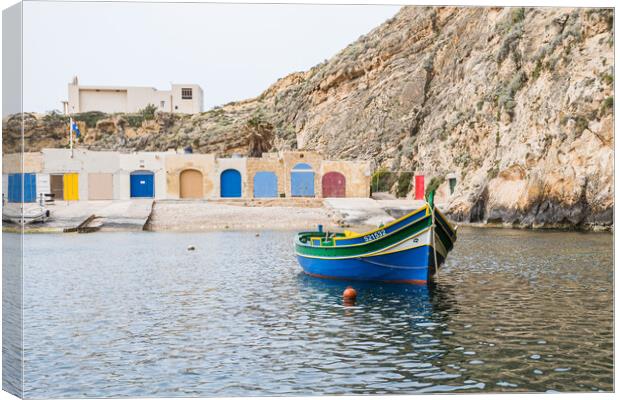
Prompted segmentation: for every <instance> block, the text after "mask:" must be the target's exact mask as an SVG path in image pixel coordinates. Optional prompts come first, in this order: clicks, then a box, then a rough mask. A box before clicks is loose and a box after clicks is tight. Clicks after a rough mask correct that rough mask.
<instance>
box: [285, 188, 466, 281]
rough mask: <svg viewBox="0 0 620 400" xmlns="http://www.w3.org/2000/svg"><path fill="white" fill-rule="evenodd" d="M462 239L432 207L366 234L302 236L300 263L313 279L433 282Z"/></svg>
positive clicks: (298, 240) (297, 243) (298, 239)
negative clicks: (458, 241)
mask: <svg viewBox="0 0 620 400" xmlns="http://www.w3.org/2000/svg"><path fill="white" fill-rule="evenodd" d="M455 241H456V227H453V226H452V225H451V224H450V222H448V220H447V219H446V217H445V216H444V215H443V214H442V213H441V212H440V211H439V210H438V209H437V208H436V207H435V206H434V205H433V201H432V197H431V199H430V203H425V204H424V206H422V207H420V208H419V209H417V210H415V211H413V212H411V213H409V214H407V215H405V216H403V217H402V218H399V219H397V220H395V221H392V222H390V223H389V224H387V225H384V226H381V227H379V228H377V229H374V230H372V231H369V232H365V233H355V232H350V231H345V232H343V233H329V232H323V231H322V230H321V229H319V231H317V232H301V233H299V234H297V237H296V240H295V250H296V254H297V259H298V261H299V263H300V264H301V266H302V268H303V270H304V272H305V273H306V274H308V275H311V276H316V277H321V278H332V279H345V280H362V281H381V282H391V283H417V284H424V283H427V282H428V281H429V280H430V279H431V277H432V276H433V275H434V274H435V273H436V271H437V269H438V268H439V266H440V265H441V264H442V263H443V262H444V261H445V259H446V257H447V256H448V253H449V252H450V250H452V247H453V246H454V242H455Z"/></svg>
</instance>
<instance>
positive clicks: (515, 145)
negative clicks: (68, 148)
mask: <svg viewBox="0 0 620 400" xmlns="http://www.w3.org/2000/svg"><path fill="white" fill-rule="evenodd" d="M613 38H614V27H613V11H612V10H604V9H558V8H544V9H523V8H454V7H445V8H421V7H405V8H403V9H402V10H401V11H400V12H399V13H398V14H397V15H396V16H395V17H394V18H392V19H390V20H388V21H386V22H385V23H384V24H383V25H381V26H379V27H377V28H376V29H374V30H373V31H371V32H369V33H368V34H367V35H364V36H362V37H360V38H359V39H358V40H357V41H356V42H354V43H352V44H351V45H349V46H348V47H346V48H345V49H343V50H342V51H341V52H340V53H338V54H337V55H335V56H334V57H333V58H331V59H330V60H326V61H325V62H323V63H321V64H319V65H317V66H315V67H313V68H312V69H310V70H309V71H306V72H298V73H293V74H291V75H289V76H287V77H284V78H282V79H280V80H279V81H277V82H276V83H274V85H272V86H271V87H270V88H268V89H267V90H266V91H265V92H264V93H263V94H262V95H261V96H259V97H257V98H255V99H250V100H246V101H242V102H237V103H230V104H227V105H224V106H222V107H217V108H214V109H212V110H210V111H207V112H205V113H202V114H198V115H193V116H179V115H169V114H156V115H155V116H154V117H153V118H152V119H151V118H149V117H145V116H141V115H137V116H123V115H116V116H106V115H98V116H97V115H94V114H96V113H94V114H93V113H91V114H89V115H86V116H82V118H81V120H82V122H81V124H82V126H83V128H84V130H85V131H86V134H85V135H84V138H83V139H84V140H83V143H82V145H85V146H88V147H90V148H93V149H120V148H122V149H144V150H165V149H168V148H171V147H183V146H192V147H193V149H194V151H202V152H210V151H215V152H218V153H220V154H230V153H246V154H247V153H255V152H256V149H257V148H258V149H264V148H275V149H285V148H300V149H315V150H318V151H320V152H322V153H323V154H324V155H325V156H327V157H334V158H335V157H339V158H361V159H373V160H374V161H375V162H376V164H377V165H378V166H384V167H386V168H388V169H390V170H414V171H423V172H425V173H426V174H427V175H430V176H438V177H441V176H445V175H446V174H448V173H454V174H456V176H457V181H458V183H457V185H456V190H455V192H454V194H453V195H452V196H451V198H450V203H449V206H448V213H449V214H450V215H451V216H452V217H453V218H455V219H457V220H465V221H490V222H504V223H509V224H513V225H516V226H528V227H530V226H534V227H537V226H548V227H575V226H577V227H582V228H588V227H592V226H608V225H611V224H612V223H613V218H612V213H613V121H614V119H613V100H614V99H613V80H614V77H613V66H614V53H613ZM78 118H79V117H78ZM79 119H80V118H79ZM25 121H26V128H25V138H26V147H27V148H29V149H35V150H36V149H38V148H40V147H49V146H59V145H63V144H64V142H66V134H64V131H63V129H65V128H64V127H65V126H66V125H64V124H65V122H64V121H63V117H60V116H57V115H47V116H36V115H32V114H27V115H25ZM4 127H5V132H8V138H9V139H8V142H7V140H5V147H8V148H11V146H12V143H15V141H14V140H11V138H14V137H15V135H17V134H18V132H19V118H18V116H13V117H12V118H9V119H6V120H5V121H4ZM58 132H60V133H58ZM6 136H7V135H5V137H6ZM63 141H64V142H63Z"/></svg>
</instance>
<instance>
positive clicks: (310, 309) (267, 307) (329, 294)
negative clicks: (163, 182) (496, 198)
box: [6, 228, 613, 398]
mask: <svg viewBox="0 0 620 400" xmlns="http://www.w3.org/2000/svg"><path fill="white" fill-rule="evenodd" d="M291 237H292V234H291V233H290V232H289V233H287V232H263V233H262V234H261V236H260V237H259V238H257V237H255V236H254V234H249V233H236V232H224V233H215V232H214V233H204V234H168V233H111V234H108V233H96V234H90V235H30V236H27V237H26V240H25V242H24V247H25V249H24V250H25V252H26V254H28V257H27V258H26V259H25V260H24V261H25V265H24V324H25V330H24V351H25V370H24V373H25V375H24V378H25V379H24V380H25V395H26V397H30V398H42V397H46V398H49V397H103V396H106V397H108V396H118V397H127V396H132V397H136V396H152V397H158V396H168V397H178V396H250V395H312V394H325V395H327V394H406V393H417V392H421V393H427V392H479V391H492V392H502V391H513V392H514V391H537V392H547V391H560V392H561V391H594V390H596V391H598V390H603V391H610V390H612V388H613V374H612V371H613V330H612V323H613V310H612V298H613V279H612V276H613V262H612V236H611V235H607V234H600V235H599V234H587V235H584V234H578V233H557V232H526V231H513V230H491V229H482V230H480V229H469V228H464V229H462V230H461V232H460V237H459V241H458V243H457V246H456V248H455V249H454V251H453V252H452V253H451V254H450V257H449V258H448V261H447V264H446V265H445V268H443V269H442V271H441V274H440V276H439V279H438V282H437V284H435V285H431V286H430V287H420V286H409V285H374V284H359V283H356V284H354V286H355V287H356V288H357V290H358V293H359V294H358V299H357V303H356V305H355V306H353V307H350V306H345V305H343V304H342V298H341V295H342V291H343V289H344V288H345V287H346V286H347V285H348V284H350V283H347V282H332V281H324V280H319V279H314V278H310V277H306V276H304V275H303V274H300V270H299V267H298V266H297V264H296V262H295V260H294V258H293V256H292V251H291V246H292V240H291ZM188 243H192V244H196V247H197V248H196V251H194V252H187V251H186V248H187V244H188ZM9 317H10V316H7V317H6V318H9Z"/></svg>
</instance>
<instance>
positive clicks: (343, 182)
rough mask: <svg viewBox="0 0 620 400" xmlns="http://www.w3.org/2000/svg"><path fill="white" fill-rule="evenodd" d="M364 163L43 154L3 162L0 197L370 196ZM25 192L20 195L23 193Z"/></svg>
mask: <svg viewBox="0 0 620 400" xmlns="http://www.w3.org/2000/svg"><path fill="white" fill-rule="evenodd" d="M370 179H371V165H370V162H368V161H345V160H326V159H323V158H322V157H321V156H320V155H319V154H318V153H315V152H309V151H286V152H279V153H264V154H263V156H262V157H260V158H254V157H235V156H233V157H230V158H220V157H216V156H215V155H214V154H194V153H186V152H179V151H176V150H169V151H167V152H133V153H122V152H114V151H91V150H85V149H73V150H70V149H43V150H41V151H40V152H32V153H24V154H9V155H4V157H3V179H2V182H3V187H2V193H3V200H4V201H9V202H20V201H21V200H22V198H23V201H24V202H36V201H39V199H43V198H48V199H49V198H52V199H54V200H65V201H77V200H128V199H131V198H153V199H218V198H246V199H249V198H280V197H319V198H320V197H368V196H369V195H370ZM22 192H23V193H22Z"/></svg>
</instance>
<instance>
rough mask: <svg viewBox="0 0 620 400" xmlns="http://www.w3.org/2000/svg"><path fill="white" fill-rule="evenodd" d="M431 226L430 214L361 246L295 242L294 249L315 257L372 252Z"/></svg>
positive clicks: (317, 233) (348, 255) (349, 255)
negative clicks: (308, 244)
mask: <svg viewBox="0 0 620 400" xmlns="http://www.w3.org/2000/svg"><path fill="white" fill-rule="evenodd" d="M430 226H431V217H430V215H429V216H427V217H423V218H421V219H419V220H418V221H416V222H414V223H412V224H411V225H409V226H407V227H406V228H403V229H401V230H400V231H398V232H394V233H393V234H391V235H389V236H386V237H385V238H383V239H381V240H376V241H373V242H369V243H368V244H365V245H361V246H350V247H348V246H333V247H311V246H304V245H301V244H296V245H295V249H296V251H297V253H298V254H301V255H307V256H315V257H351V256H359V255H362V254H367V253H372V252H375V251H379V250H382V249H385V248H386V247H389V246H391V245H395V244H397V243H398V242H401V241H403V240H405V239H407V238H408V237H410V236H413V235H415V234H416V233H418V232H421V231H422V230H424V229H426V228H428V227H430ZM321 234H322V233H319V232H316V236H318V235H321Z"/></svg>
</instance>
